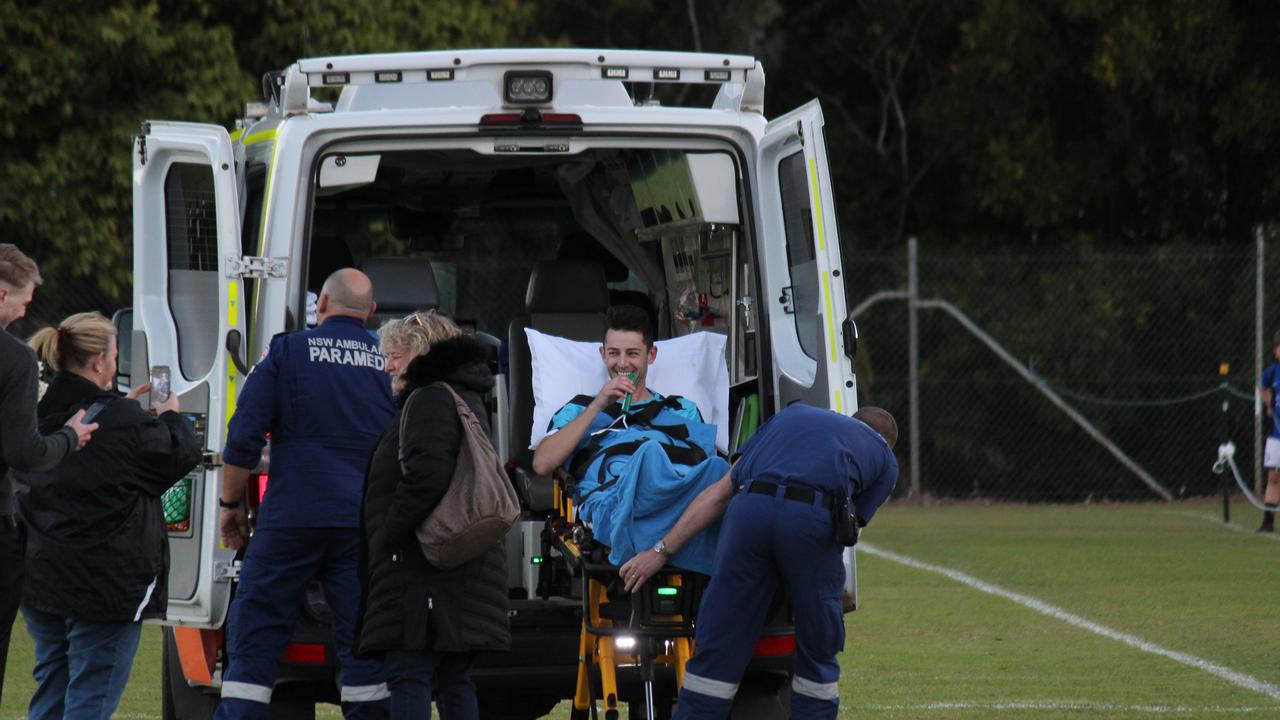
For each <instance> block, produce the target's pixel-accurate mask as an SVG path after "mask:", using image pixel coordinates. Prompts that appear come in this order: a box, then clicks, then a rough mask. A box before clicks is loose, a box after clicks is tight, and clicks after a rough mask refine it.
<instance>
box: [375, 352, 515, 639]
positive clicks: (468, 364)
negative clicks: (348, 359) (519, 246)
mask: <svg viewBox="0 0 1280 720" xmlns="http://www.w3.org/2000/svg"><path fill="white" fill-rule="evenodd" d="M486 357H487V348H485V346H484V345H482V344H481V343H480V342H478V341H477V340H475V339H473V338H471V337H468V336H459V337H455V338H451V339H449V340H444V341H442V342H439V343H437V344H436V345H435V346H434V347H432V348H431V350H430V351H429V352H427V354H425V355H423V356H421V357H418V358H415V359H414V360H413V362H411V363H410V364H409V367H408V368H407V369H406V370H405V375H404V377H405V381H406V386H405V389H404V390H403V391H402V392H401V393H400V396H399V397H398V398H397V401H396V404H397V411H396V416H395V418H393V419H392V421H391V425H390V426H389V427H388V428H387V430H386V432H384V433H383V434H382V438H381V440H380V441H379V442H378V447H377V449H375V450H374V452H373V459H372V460H371V461H370V463H369V472H368V475H367V476H366V478H365V489H364V508H363V512H362V514H361V530H362V534H363V540H364V552H363V557H362V559H361V572H362V575H363V577H362V580H363V582H362V587H363V588H364V597H363V602H362V605H363V609H362V612H361V626H360V630H359V636H358V638H357V641H356V649H357V652H359V653H360V654H369V653H378V652H382V651H386V650H392V649H404V650H433V651H436V652H470V651H503V650H507V649H509V648H510V645H511V630H510V626H509V624H508V620H507V570H506V553H505V551H504V549H503V547H502V544H501V543H497V544H495V545H494V546H493V547H492V548H490V549H489V550H488V551H487V552H485V553H484V554H482V555H480V556H479V557H477V558H476V559H474V560H471V561H470V562H467V563H464V564H463V565H460V566H459V567H456V568H454V569H452V570H441V569H439V568H436V567H433V566H432V565H430V564H428V563H427V560H426V558H425V557H424V556H423V554H422V550H421V549H420V548H419V547H418V544H417V538H416V537H415V535H414V530H415V528H417V526H418V524H419V523H420V522H422V520H424V519H425V518H426V517H427V516H428V515H430V514H431V511H432V510H434V509H435V507H436V505H437V504H439V502H440V499H441V498H443V497H444V494H445V491H446V490H447V489H448V488H449V483H450V481H451V480H452V478H453V470H454V464H455V462H456V461H457V457H458V450H459V448H460V447H461V443H462V423H461V422H460V421H459V420H458V414H457V410H456V409H455V408H454V402H453V397H452V396H451V395H449V393H448V392H446V391H445V390H444V389H443V388H428V389H425V390H423V391H422V392H420V393H418V394H417V396H416V397H414V398H413V402H412V404H411V405H410V406H409V416H408V417H407V418H406V421H405V434H406V436H405V437H403V438H402V437H400V417H401V414H402V413H403V412H404V407H405V401H406V400H407V399H408V398H409V396H410V395H411V394H412V393H413V391H414V390H416V389H418V388H421V387H424V386H426V385H429V384H431V383H433V382H436V381H439V380H443V381H445V382H447V383H449V385H450V386H451V387H452V388H453V389H454V391H455V392H457V393H458V395H459V396H461V397H462V398H463V399H464V400H465V401H466V402H467V404H468V405H470V406H471V409H472V411H473V412H475V414H476V417H477V418H479V419H480V422H481V424H483V425H484V426H485V429H486V430H488V421H487V420H488V418H487V411H486V410H485V408H484V403H483V400H482V395H483V394H484V393H487V392H488V391H489V389H490V388H492V387H493V375H492V373H490V371H489V367H488V365H487V364H486V363H485V359H486ZM401 444H403V445H404V447H405V450H406V459H405V464H406V466H407V468H408V472H407V473H406V472H402V470H401V467H400V459H399V456H400V447H401Z"/></svg>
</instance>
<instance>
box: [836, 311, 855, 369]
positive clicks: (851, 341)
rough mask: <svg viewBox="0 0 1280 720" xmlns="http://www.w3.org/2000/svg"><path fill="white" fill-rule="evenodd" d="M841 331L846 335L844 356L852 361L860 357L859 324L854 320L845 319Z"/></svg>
mask: <svg viewBox="0 0 1280 720" xmlns="http://www.w3.org/2000/svg"><path fill="white" fill-rule="evenodd" d="M840 331H841V334H842V335H844V355H845V357H847V358H849V359H850V360H852V359H854V358H855V357H857V356H858V324H857V323H855V322H854V321H853V318H845V320H844V322H843V323H841V325H840Z"/></svg>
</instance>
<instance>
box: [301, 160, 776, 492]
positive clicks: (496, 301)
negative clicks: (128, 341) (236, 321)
mask: <svg viewBox="0 0 1280 720" xmlns="http://www.w3.org/2000/svg"><path fill="white" fill-rule="evenodd" d="M694 148H696V149H684V150H680V149H670V148H669V147H664V148H658V147H642V148H634V147H625V148H624V147H603V148H598V149H594V150H588V151H585V152H581V153H578V154H576V155H573V156H570V157H566V156H564V155H550V154H509V155H504V154H481V153H478V152H474V151H472V150H468V149H457V148H440V149H433V148H426V149H424V148H422V147H421V146H420V145H419V147H411V148H406V149H403V150H383V149H379V151H377V152H370V151H356V150H354V149H353V150H352V151H351V152H342V151H340V150H334V151H330V152H328V153H327V154H325V155H323V156H322V157H321V159H320V162H319V164H318V168H317V171H316V173H315V179H314V185H313V187H314V204H313V208H314V209H313V216H312V218H311V222H310V249H309V256H308V265H307V288H308V289H309V290H310V291H312V292H318V291H319V289H320V286H321V284H322V283H323V282H324V279H325V277H327V276H328V274H329V273H331V272H333V271H334V270H336V269H337V268H340V267H344V266H354V267H358V268H362V269H364V270H365V271H366V272H367V273H368V274H369V275H370V277H371V278H372V280H373V287H374V296H375V299H376V300H377V303H378V311H377V315H376V317H375V318H373V319H372V320H371V322H370V327H371V328H376V327H378V326H379V325H381V324H382V323H383V322H385V321H386V320H388V319H392V318H400V317H404V316H405V315H407V314H408V313H411V312H413V311H415V310H425V309H429V308H436V309H438V311H440V312H442V313H445V314H447V315H448V316H449V317H451V318H453V319H454V320H455V321H457V322H458V324H459V325H461V326H462V327H463V328H464V329H469V330H471V331H474V332H476V333H477V334H478V335H479V336H480V337H481V338H482V339H485V340H487V341H488V342H489V343H490V344H491V345H492V346H493V348H494V353H493V363H492V364H493V366H494V369H495V372H496V373H498V374H499V375H501V376H502V377H500V378H499V383H498V388H497V390H496V391H495V397H494V398H493V403H492V412H493V417H492V420H493V421H494V422H493V423H492V427H493V429H494V434H495V445H496V446H497V449H498V451H499V452H500V453H501V454H502V455H503V456H504V457H507V458H514V459H516V461H517V464H518V465H520V466H524V467H528V464H529V460H530V458H531V456H532V452H531V451H528V450H527V447H528V444H529V443H528V440H529V432H530V424H531V420H532V412H533V411H532V405H533V402H532V394H531V389H530V386H531V379H530V377H529V374H530V360H529V348H528V343H527V341H526V339H525V333H524V330H523V328H525V327H532V328H535V329H538V330H540V331H542V332H544V333H547V334H550V335H556V336H561V337H567V338H570V339H574V340H582V341H588V342H599V341H600V340H601V339H602V337H603V334H604V317H605V316H604V314H605V311H606V309H607V307H608V306H609V305H611V304H630V305H636V306H638V307H641V308H643V309H645V310H646V311H648V312H649V314H650V316H651V318H652V320H653V325H654V327H655V329H656V332H657V339H664V338H674V337H680V336H684V335H688V334H690V333H697V332H712V333H719V334H721V335H724V336H725V337H726V343H725V353H724V354H725V361H726V362H727V364H728V377H729V387H730V392H729V407H728V408H727V409H726V410H727V412H725V413H723V415H725V416H728V417H731V418H732V421H731V422H732V424H733V425H734V427H733V428H731V430H730V440H729V446H730V447H729V448H728V449H729V450H730V451H732V449H733V448H734V447H735V446H736V445H737V443H738V440H739V435H741V436H742V438H744V439H745V437H747V436H749V434H750V432H751V431H753V430H754V427H755V425H756V424H757V423H758V422H759V412H760V408H759V397H758V393H759V389H758V387H757V375H758V368H759V367H760V362H761V360H760V352H761V342H762V341H761V339H760V338H758V337H757V329H758V328H759V323H758V321H757V317H756V313H758V312H759V310H758V308H759V305H760V303H759V301H758V297H759V294H758V292H757V291H756V283H757V279H756V273H755V270H754V266H753V262H754V260H753V258H754V253H753V252H752V250H751V248H750V244H749V242H748V238H747V237H746V236H745V234H744V233H743V231H742V223H741V217H742V216H743V214H744V212H745V211H746V210H745V208H744V206H743V203H742V202H741V201H740V183H739V180H738V178H739V176H740V175H741V174H742V171H741V169H740V167H739V164H738V160H737V158H736V156H735V155H734V154H732V153H730V152H728V151H727V150H721V149H717V147H716V146H715V145H713V144H709V143H704V144H703V145H702V146H696V145H695V146H694ZM704 148H705V149H704ZM566 371H569V370H566ZM657 389H658V390H659V391H663V388H657ZM704 414H705V413H704ZM722 449H723V448H722ZM534 504H535V505H536V504H541V503H539V502H536V501H535V502H534Z"/></svg>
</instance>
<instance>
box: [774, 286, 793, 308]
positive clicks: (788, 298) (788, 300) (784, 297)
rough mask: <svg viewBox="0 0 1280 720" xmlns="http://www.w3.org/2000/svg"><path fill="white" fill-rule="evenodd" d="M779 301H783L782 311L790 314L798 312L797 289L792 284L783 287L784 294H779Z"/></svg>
mask: <svg viewBox="0 0 1280 720" xmlns="http://www.w3.org/2000/svg"><path fill="white" fill-rule="evenodd" d="M778 302H780V303H782V312H784V313H786V314H788V315H795V314H796V299H795V290H794V288H793V287H792V286H790V285H788V286H787V287H784V288H782V294H781V295H779V296H778Z"/></svg>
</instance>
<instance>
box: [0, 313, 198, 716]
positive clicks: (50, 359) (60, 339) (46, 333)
mask: <svg viewBox="0 0 1280 720" xmlns="http://www.w3.org/2000/svg"><path fill="white" fill-rule="evenodd" d="M31 345H32V346H33V347H34V348H35V350H36V353H37V354H38V355H39V357H40V359H41V360H42V361H43V362H44V363H45V366H46V367H48V368H51V369H52V370H54V371H55V372H56V373H57V374H56V375H55V376H54V378H53V381H52V382H50V383H49V388H48V390H46V391H45V394H44V397H43V398H42V399H41V400H40V404H39V405H38V406H37V408H36V412H37V416H38V417H39V423H40V429H41V431H42V432H46V433H47V432H49V431H50V430H52V429H56V428H58V427H61V426H62V424H63V423H64V422H66V421H67V418H69V417H73V416H74V415H75V414H76V413H79V412H81V411H82V410H84V409H85V408H93V407H95V406H96V407H97V408H99V412H98V413H97V416H96V422H97V424H98V429H97V431H96V432H95V433H94V435H93V442H91V443H89V444H87V445H85V447H84V448H83V449H82V450H80V452H77V453H74V454H72V455H71V456H70V457H68V458H67V459H66V460H64V461H62V463H61V464H59V465H57V466H56V467H54V468H53V469H52V470H49V471H46V472H42V473H37V472H28V473H17V478H18V480H19V481H20V482H21V483H23V484H24V485H26V486H28V487H29V488H30V491H29V492H28V493H26V494H25V495H21V496H20V498H19V503H18V509H19V512H20V514H21V516H22V520H23V522H24V523H25V524H26V527H27V531H28V536H27V550H26V578H25V581H24V583H23V594H22V614H23V617H25V618H26V621H27V629H28V630H29V631H30V633H31V637H32V638H33V639H34V640H35V646H36V665H35V670H34V674H35V678H36V691H35V694H34V695H32V697H31V703H30V707H29V709H28V716H29V717H31V718H32V719H33V720H35V719H38V718H40V719H42V718H61V717H64V716H65V717H76V718H102V720H106V719H107V718H109V717H111V714H112V712H113V711H114V710H115V708H116V706H117V705H118V704H119V702H120V695H121V694H122V693H123V692H124V688H125V683H126V682H128V679H129V670H130V668H131V667H132V665H133V656H134V653H135V652H136V651H137V648H138V638H139V633H140V630H141V627H142V620H144V619H146V618H158V617H163V616H164V611H165V600H166V598H167V592H166V584H167V576H168V569H169V545H168V536H167V534H166V532H165V526H164V510H163V509H162V508H161V504H160V494H161V493H163V492H164V491H165V489H167V488H168V487H169V486H171V485H172V484H173V483H174V482H176V481H177V480H178V479H179V478H181V477H183V476H184V475H186V474H187V473H188V472H190V471H191V470H192V468H194V467H195V466H196V464H197V463H199V462H200V455H201V447H200V444H199V442H198V441H197V439H196V434H195V429H194V428H193V427H192V425H191V423H190V422H189V421H187V420H186V419H185V418H183V417H182V416H181V415H179V414H178V397H177V395H176V394H173V395H170V397H169V400H167V401H166V402H165V403H163V404H161V405H159V406H158V407H155V408H153V409H152V412H150V413H149V412H147V411H146V410H143V409H142V406H141V405H139V404H138V402H137V400H136V399H135V398H136V397H137V396H138V395H139V394H140V393H142V392H145V391H146V390H147V389H148V388H147V386H145V385H144V386H142V387H139V388H136V389H135V390H134V391H133V392H131V393H130V394H129V396H128V397H120V396H119V395H118V394H117V393H115V392H113V391H111V390H109V389H108V388H110V386H111V383H112V381H113V380H114V378H115V374H116V332H115V327H114V326H113V325H112V324H111V322H110V321H108V320H107V319H106V318H104V317H102V316H101V315H98V314H97V313H78V314H76V315H72V316H71V317H68V318H67V319H66V320H63V321H62V322H61V323H59V324H58V326H57V327H46V328H44V329H42V330H40V331H39V332H37V333H36V334H35V336H34V337H33V338H32V339H31Z"/></svg>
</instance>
